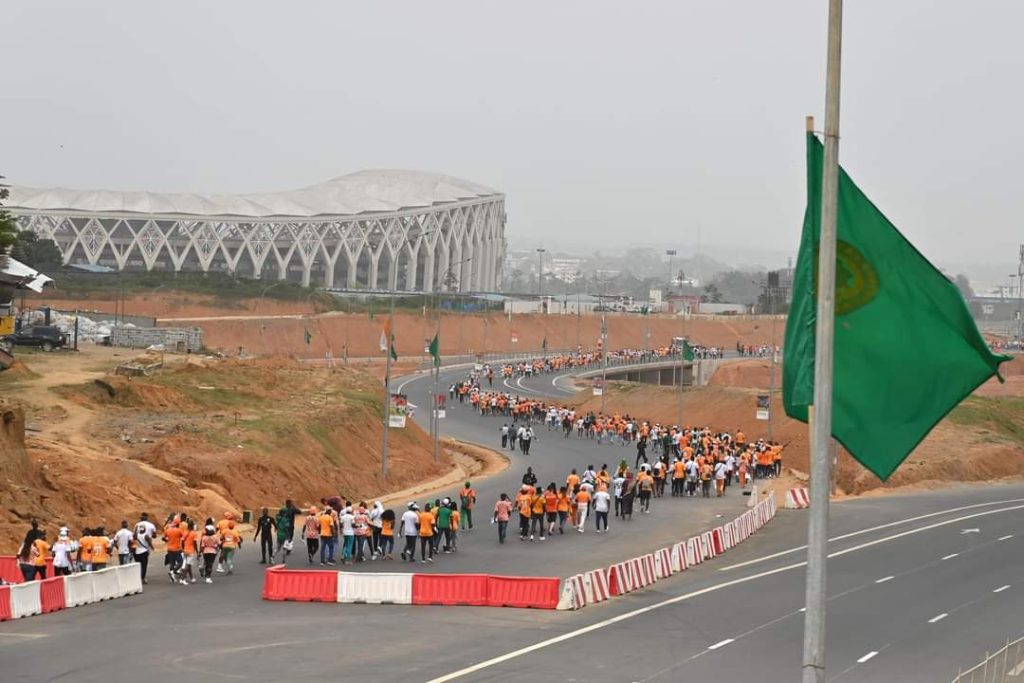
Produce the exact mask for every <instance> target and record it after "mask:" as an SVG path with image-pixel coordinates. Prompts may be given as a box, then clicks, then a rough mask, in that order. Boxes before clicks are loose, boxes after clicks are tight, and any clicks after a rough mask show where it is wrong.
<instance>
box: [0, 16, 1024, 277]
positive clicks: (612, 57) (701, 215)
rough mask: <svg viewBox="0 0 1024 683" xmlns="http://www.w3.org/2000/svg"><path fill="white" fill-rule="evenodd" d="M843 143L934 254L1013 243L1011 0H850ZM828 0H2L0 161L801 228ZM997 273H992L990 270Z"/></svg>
mask: <svg viewBox="0 0 1024 683" xmlns="http://www.w3.org/2000/svg"><path fill="white" fill-rule="evenodd" d="M846 5H847V7H846V14H845V35H844V45H843V47H844V55H843V59H844V64H843V67H844V69H843V106H842V143H841V149H840V158H841V161H842V163H843V165H844V166H845V167H846V168H847V170H848V171H849V172H850V173H851V174H852V175H853V177H854V179H856V180H857V181H858V183H859V184H860V185H861V187H862V188H863V189H864V190H865V191H866V192H867V193H868V195H869V196H871V197H872V198H873V199H874V200H875V202H876V203H877V204H878V205H879V206H880V207H881V209H882V210H883V211H884V212H885V213H886V214H887V215H888V216H889V217H890V218H891V219H893V220H894V221H895V222H896V223H897V225H899V226H900V228H901V229H902V230H903V231H904V233H905V234H906V235H907V236H908V237H909V238H910V239H911V240H912V241H913V242H915V244H917V245H918V247H919V248H920V249H921V250H922V251H923V252H924V253H925V254H926V255H928V256H930V257H932V258H933V259H935V260H937V261H939V262H947V263H948V262H954V263H979V264H981V263H990V262H997V263H1003V262H1005V263H1016V260H1017V259H1016V252H1017V245H1018V243H1020V242H1024V191H1022V189H1021V188H1022V172H1021V168H1022V164H1021V162H1022V160H1024V129H1022V125H1021V122H1022V121H1024V92H1022V90H1024V42H1022V41H1021V39H1020V30H1021V27H1022V26H1024V2H1020V0H1002V1H1000V0H974V1H973V2H969V3H965V2H937V1H935V0H856V1H854V2H847V3H846ZM826 6H827V1H826V0H782V1H780V2H765V1H764V0H744V1H740V0H733V1H732V2H699V3H698V2H686V1H683V0H674V1H668V2H622V1H619V2H606V1H603V0H602V1H597V0H587V1H586V2H552V1H550V0H548V1H546V2H528V1H522V0H516V1H515V2H510V1H506V2H480V1H476V2H443V1H438V2H422V1H415V2H354V1H352V2H342V1H337V0H334V1H331V2H302V3H281V2H273V3H269V2H251V1H250V2H225V1H219V2H189V1H186V0H177V1H176V2H173V3H142V2H137V1H132V2H113V1H110V0H104V1H102V2H101V1H93V2H86V1H84V0H73V1H67V2H44V1H40V0H31V1H28V0H12V1H11V2H7V3H5V5H4V11H3V18H4V32H3V40H2V41H0V60H2V63H3V65H4V69H3V83H2V90H0V110H2V112H3V115H2V118H0V121H2V135H3V146H2V154H0V174H3V175H5V176H7V182H9V183H12V184H19V185H35V186H65V187H73V188H83V189H94V188H106V189H140V190H141V189H145V190H156V191H196V192H235V191H238V192H245V191H260V190H276V189H287V188H293V187H301V186H304V185H309V184H313V183H316V182H319V181H321V180H325V179H327V178H331V177H334V176H338V175H342V174H345V173H348V172H351V171H356V170H359V169H364V168H411V169H423V170H433V171H440V172H444V173H448V174H451V175H455V176H462V177H465V178H468V179H471V180H474V181H477V182H480V183H483V184H486V185H490V186H493V187H495V188H498V189H500V190H502V191H504V192H505V193H506V194H507V208H508V213H509V223H508V232H507V235H508V239H509V242H510V245H511V246H513V247H515V246H530V245H532V244H533V243H537V242H540V241H541V240H543V241H545V243H546V244H548V245H549V246H558V245H572V244H578V245H580V246H579V250H580V251H590V250H591V249H592V247H594V246H603V247H609V246H620V245H628V244H632V243H636V242H642V243H645V244H654V245H661V244H664V245H665V246H678V247H679V248H681V249H688V248H692V245H693V242H694V241H695V238H696V234H697V226H698V225H699V226H700V227H701V233H702V239H703V241H704V243H706V244H707V243H715V244H741V245H743V246H744V247H752V248H759V249H772V250H782V251H788V250H792V249H795V246H796V243H797V240H798V237H799V225H800V222H801V217H802V214H803V210H804V199H805V196H804V194H805V192H804V173H805V170H804V141H803V130H804V116H805V115H808V114H811V115H815V116H816V117H817V118H818V125H819V127H820V126H821V125H822V123H823V121H822V116H823V115H822V111H823V106H824V74H825V23H826V14H827V8H826ZM1008 272H1009V271H1008Z"/></svg>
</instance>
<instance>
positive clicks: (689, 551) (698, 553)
mask: <svg viewBox="0 0 1024 683" xmlns="http://www.w3.org/2000/svg"><path fill="white" fill-rule="evenodd" d="M703 561H704V551H703V549H702V547H701V543H700V537H698V536H694V537H693V538H690V539H687V541H686V566H687V567H693V566H696V565H698V564H700V563H701V562H703Z"/></svg>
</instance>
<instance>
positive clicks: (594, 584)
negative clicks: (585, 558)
mask: <svg viewBox="0 0 1024 683" xmlns="http://www.w3.org/2000/svg"><path fill="white" fill-rule="evenodd" d="M583 593H584V596H585V597H586V601H587V604H588V605H592V604H594V603H597V602H604V601H605V600H607V599H608V598H610V597H611V596H612V592H611V590H610V589H609V588H608V572H607V571H606V570H604V569H592V570H590V571H589V572H584V573H583Z"/></svg>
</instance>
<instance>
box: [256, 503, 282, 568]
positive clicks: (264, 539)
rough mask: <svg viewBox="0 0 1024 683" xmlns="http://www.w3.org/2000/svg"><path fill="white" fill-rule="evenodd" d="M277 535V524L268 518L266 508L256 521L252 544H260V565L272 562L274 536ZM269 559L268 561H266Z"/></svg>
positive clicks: (268, 512) (271, 518) (268, 513)
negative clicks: (257, 542)
mask: <svg viewBox="0 0 1024 683" xmlns="http://www.w3.org/2000/svg"><path fill="white" fill-rule="evenodd" d="M276 535H277V522H275V521H274V518H273V517H271V516H270V511H269V510H267V508H262V509H261V510H260V517H259V519H257V520H256V533H255V534H254V535H253V537H252V540H253V543H255V542H256V541H259V543H260V564H266V563H267V562H273V561H274V536H276ZM268 558H269V559H268Z"/></svg>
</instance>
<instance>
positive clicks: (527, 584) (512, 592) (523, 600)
mask: <svg viewBox="0 0 1024 683" xmlns="http://www.w3.org/2000/svg"><path fill="white" fill-rule="evenodd" d="M558 583H559V581H558V579H557V578H553V577H536V576H488V577H487V606H488V607H532V608H534V609H555V607H557V606H558Z"/></svg>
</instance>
